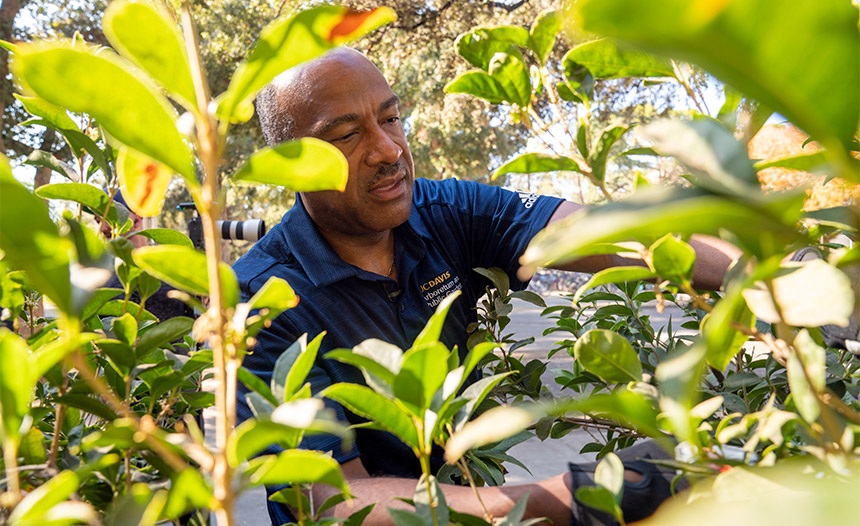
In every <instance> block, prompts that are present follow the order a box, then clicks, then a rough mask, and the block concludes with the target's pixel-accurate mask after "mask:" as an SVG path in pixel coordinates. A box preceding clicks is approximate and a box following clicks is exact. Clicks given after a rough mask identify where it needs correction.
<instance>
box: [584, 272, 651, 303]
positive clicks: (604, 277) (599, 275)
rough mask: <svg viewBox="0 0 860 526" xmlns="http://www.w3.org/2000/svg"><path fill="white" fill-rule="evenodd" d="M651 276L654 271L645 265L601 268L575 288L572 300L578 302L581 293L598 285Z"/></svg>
mask: <svg viewBox="0 0 860 526" xmlns="http://www.w3.org/2000/svg"><path fill="white" fill-rule="evenodd" d="M653 277H655V275H654V272H653V271H652V270H651V269H648V268H645V267H614V268H608V269H605V270H601V271H600V272H596V273H594V275H593V276H591V279H589V280H588V281H586V282H585V283H584V284H583V285H582V286H581V287H579V288H578V289H577V290H576V294H575V295H574V296H573V301H574V302H578V301H579V300H580V299H582V296H583V294H585V293H586V292H587V291H588V290H589V289H593V288H594V287H599V286H601V285H606V284H609V283H621V282H624V281H638V280H641V279H650V278H653Z"/></svg>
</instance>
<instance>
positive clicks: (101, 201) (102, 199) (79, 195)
mask: <svg viewBox="0 0 860 526" xmlns="http://www.w3.org/2000/svg"><path fill="white" fill-rule="evenodd" d="M36 195H38V196H39V197H41V198H43V199H64V200H67V201H74V202H76V203H80V204H82V205H84V206H85V207H87V208H89V210H90V211H91V212H92V213H93V214H97V215H99V216H101V215H102V214H104V212H105V210H107V207H108V201H109V199H110V196H108V194H106V193H104V192H103V191H102V190H101V189H99V188H96V187H95V186H93V185H91V184H87V183H58V184H46V185H43V186H40V187H39V188H37V189H36ZM107 219H108V220H109V221H112V222H116V221H117V209H116V207H115V206H114V205H113V203H111V206H110V210H109V211H108V213H107Z"/></svg>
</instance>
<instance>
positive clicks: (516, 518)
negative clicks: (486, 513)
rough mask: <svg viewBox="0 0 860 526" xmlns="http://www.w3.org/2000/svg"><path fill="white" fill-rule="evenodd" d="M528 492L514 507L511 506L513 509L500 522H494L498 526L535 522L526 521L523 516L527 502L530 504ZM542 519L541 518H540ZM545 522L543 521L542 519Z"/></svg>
mask: <svg viewBox="0 0 860 526" xmlns="http://www.w3.org/2000/svg"><path fill="white" fill-rule="evenodd" d="M528 498H529V495H528V493H527V494H525V495H523V496H522V497H521V498H520V499H519V500H518V501H517V503H516V504H514V507H513V508H511V511H509V512H508V514H507V515H506V516H504V517H501V518H500V519H499V520H498V522H494V524H495V525H496V526H529V525H531V524H533V522H532V521H533V520H534V519H532V520H529V521H524V522H523V516H524V515H525V514H526V504H528ZM539 520H540V519H539ZM541 522H543V521H541Z"/></svg>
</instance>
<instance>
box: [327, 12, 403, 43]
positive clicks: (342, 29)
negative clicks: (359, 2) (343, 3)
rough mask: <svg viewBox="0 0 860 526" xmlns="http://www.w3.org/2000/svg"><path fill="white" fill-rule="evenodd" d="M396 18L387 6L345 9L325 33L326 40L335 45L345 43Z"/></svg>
mask: <svg viewBox="0 0 860 526" xmlns="http://www.w3.org/2000/svg"><path fill="white" fill-rule="evenodd" d="M394 20H397V14H396V13H395V12H394V10H393V9H391V8H389V7H377V8H376V9H372V10H370V11H353V10H352V9H349V10H347V11H346V12H345V13H343V14H342V15H341V16H340V17H339V18H335V19H334V20H333V22H334V24H333V25H332V27H331V29H329V31H328V33H327V34H326V35H325V38H326V40H328V41H329V42H331V43H332V44H335V45H340V44H345V43H346V42H349V41H350V40H353V39H355V38H357V37H358V36H361V35H363V34H365V33H369V32H370V31H373V30H374V29H376V28H378V27H380V26H383V25H385V24H387V23H389V22H393V21H394Z"/></svg>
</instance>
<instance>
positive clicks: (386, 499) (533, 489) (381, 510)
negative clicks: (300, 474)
mask: <svg viewBox="0 0 860 526" xmlns="http://www.w3.org/2000/svg"><path fill="white" fill-rule="evenodd" d="M416 484H417V481H415V480H413V479H403V478H387V477H374V478H370V477H367V478H358V479H350V480H349V486H350V490H351V491H352V494H353V496H354V497H355V498H354V499H353V502H352V504H351V505H350V504H348V503H345V502H344V503H341V504H339V505H337V506H335V507H334V508H333V509H332V510H330V511H329V512H327V513H326V515H329V516H334V517H339V518H345V517H348V516H349V515H350V514H352V513H355V512H356V511H358V510H360V509H362V508H363V507H365V506H367V505H368V504H371V503H376V506H375V507H374V509H373V511H372V512H371V514H370V515H369V516H368V518H367V519H366V521H365V523H364V524H366V525H368V526H393V524H394V522H393V521H392V520H391V517H390V515H389V513H388V508H399V509H404V510H412V509H413V508H412V507H411V506H409V505H408V504H405V503H404V502H402V501H400V500H397V499H398V498H407V499H412V498H413V496H414V494H415V485H416ZM441 488H442V491H443V493H444V494H445V500H446V501H447V504H448V507H450V508H451V509H453V510H455V511H458V512H460V513H468V514H471V515H476V516H478V517H483V516H484V514H485V512H484V509H483V508H482V507H481V503H480V502H479V500H478V498H477V497H476V496H475V492H474V491H473V490H472V488H470V487H468V486H451V485H448V484H442V485H441ZM478 491H479V492H480V495H481V501H483V504H484V506H486V509H487V512H488V513H489V514H490V515H491V516H492V517H503V516H505V515H507V514H508V512H509V511H510V510H511V508H513V506H514V504H516V502H517V501H518V500H519V499H521V498H522V497H523V496H524V495H526V494H528V495H529V499H528V505H527V508H526V518H534V517H547V518H548V519H549V520H551V521H552V522H553V524H555V525H562V526H563V525H566V524H568V523H569V522H570V499H571V496H570V490H569V489H568V488H567V485H566V484H565V481H564V479H563V476H562V475H559V476H557V477H553V478H550V479H547V480H544V481H541V482H538V483H535V484H523V485H515V486H500V487H481V488H478ZM334 492H335V490H333V489H331V488H319V489H314V491H313V494H314V497H313V499H314V504H315V505H319V504H321V503H322V502H324V501H325V499H326V498H327V497H328V496H331V495H332V494H333V493H334Z"/></svg>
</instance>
